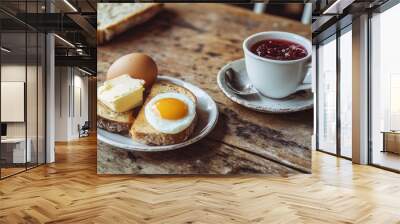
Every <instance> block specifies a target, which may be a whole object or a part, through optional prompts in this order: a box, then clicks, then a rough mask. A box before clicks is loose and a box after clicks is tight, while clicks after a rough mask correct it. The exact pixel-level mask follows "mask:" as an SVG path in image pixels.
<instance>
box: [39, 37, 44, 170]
mask: <svg viewBox="0 0 400 224" xmlns="http://www.w3.org/2000/svg"><path fill="white" fill-rule="evenodd" d="M45 44H46V37H45V35H44V34H42V33H39V45H38V52H39V54H38V57H39V63H38V79H37V80H38V105H37V106H38V163H39V164H43V163H45V156H46V155H45V154H46V150H45V113H46V112H45V111H46V110H45V93H46V91H45V87H46V85H45V81H46V79H45V69H44V66H45V60H46V52H45Z"/></svg>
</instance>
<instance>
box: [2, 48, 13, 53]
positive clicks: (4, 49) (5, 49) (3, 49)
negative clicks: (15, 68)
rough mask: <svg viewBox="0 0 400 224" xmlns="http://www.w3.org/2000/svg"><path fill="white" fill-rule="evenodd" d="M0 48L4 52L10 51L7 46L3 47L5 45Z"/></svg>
mask: <svg viewBox="0 0 400 224" xmlns="http://www.w3.org/2000/svg"><path fill="white" fill-rule="evenodd" d="M0 49H1V50H2V51H4V52H7V53H10V52H11V50H10V49H7V48H5V47H1V48H0Z"/></svg>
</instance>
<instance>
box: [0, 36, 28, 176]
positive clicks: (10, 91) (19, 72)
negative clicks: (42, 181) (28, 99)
mask: <svg viewBox="0 0 400 224" xmlns="http://www.w3.org/2000/svg"><path fill="white" fill-rule="evenodd" d="M1 44H2V47H3V49H4V48H6V49H8V50H7V51H4V50H2V51H1V54H2V56H1V122H2V125H3V133H2V140H1V159H2V170H1V173H2V177H5V176H9V175H12V174H15V173H17V172H21V171H23V170H25V163H26V161H28V162H29V161H30V153H31V151H26V122H25V89H26V74H27V73H26V69H27V67H26V33H2V34H1Z"/></svg>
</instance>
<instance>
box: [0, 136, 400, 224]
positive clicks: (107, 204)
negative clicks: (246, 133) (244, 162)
mask: <svg viewBox="0 0 400 224" xmlns="http://www.w3.org/2000/svg"><path fill="white" fill-rule="evenodd" d="M95 141H96V140H95V138H93V137H92V138H86V139H84V140H81V141H77V142H72V143H70V144H58V145H57V154H56V157H57V162H56V163H55V164H51V165H46V166H41V167H39V168H36V169H34V170H30V171H28V172H26V173H22V174H19V175H17V176H14V177H11V178H8V179H5V180H3V181H0V223H43V222H48V223H173V224H175V223H374V224H375V223H400V200H399V199H400V175H398V174H395V173H390V172H387V171H383V170H380V169H377V168H373V167H368V166H358V165H352V164H351V163H350V162H349V161H347V160H343V159H337V158H335V157H332V156H329V155H326V154H322V153H318V152H315V153H313V174H312V175H296V176H292V177H289V178H281V177H265V176H253V177H247V176H243V177H165V176H163V177H160V176H159V177H131V176H98V175H96V142H95Z"/></svg>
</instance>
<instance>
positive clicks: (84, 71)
mask: <svg viewBox="0 0 400 224" xmlns="http://www.w3.org/2000/svg"><path fill="white" fill-rule="evenodd" d="M78 70H79V71H81V72H83V73H85V74H88V75H93V74H92V73H90V72H88V71H86V70H83V69H81V68H79V67H78Z"/></svg>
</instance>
